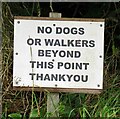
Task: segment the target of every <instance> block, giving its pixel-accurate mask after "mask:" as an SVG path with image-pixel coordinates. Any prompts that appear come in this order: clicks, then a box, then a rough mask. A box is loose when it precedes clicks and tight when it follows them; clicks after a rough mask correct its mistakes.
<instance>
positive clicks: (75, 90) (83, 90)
mask: <svg viewBox="0 0 120 119" xmlns="http://www.w3.org/2000/svg"><path fill="white" fill-rule="evenodd" d="M14 19H24V20H58V21H84V22H85V21H90V22H105V19H102V18H52V17H51V18H50V17H30V16H14ZM103 65H104V64H103ZM103 71H104V69H103ZM33 89H34V91H39V92H40V91H44V92H70V93H88V94H100V93H101V92H102V91H103V89H86V88H57V87H56V88H47V87H44V88H42V87H25V86H22V87H21V86H13V90H21V91H32V90H33Z"/></svg>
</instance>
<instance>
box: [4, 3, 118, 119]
mask: <svg viewBox="0 0 120 119" xmlns="http://www.w3.org/2000/svg"><path fill="white" fill-rule="evenodd" d="M21 4H23V7H22V5H21ZM21 4H19V3H16V4H15V3H14V5H16V6H17V5H18V6H17V7H19V9H21V11H24V12H20V13H18V15H33V13H34V11H35V10H36V11H37V13H36V14H37V16H40V14H41V11H40V4H39V3H36V4H35V3H28V4H27V3H21ZM11 6H12V3H11V4H10V3H9V4H8V3H4V4H3V6H2V8H3V13H2V15H3V17H2V18H3V27H2V37H3V42H2V54H3V56H2V59H3V60H2V67H3V68H2V79H3V95H2V98H3V102H2V103H3V117H2V118H3V119H7V118H10V117H11V118H13V119H15V118H17V119H19V118H21V117H24V119H25V118H26V119H27V118H32V117H35V118H36V117H40V118H46V117H47V116H49V114H47V111H46V106H47V104H46V103H47V101H46V95H47V92H45V93H44V95H43V93H42V92H35V91H33V92H30V91H22V90H20V91H15V90H13V89H12V78H13V77H12V72H13V15H17V12H18V11H16V13H15V11H14V13H12V11H11V9H12V7H11ZM31 6H32V7H31ZM50 7H51V4H50ZM12 10H13V9H12ZM116 10H117V11H118V9H117V8H115V11H116ZM25 11H26V12H25ZM113 11H114V9H113ZM93 12H94V11H93ZM22 13H23V14H22ZM112 17H115V18H114V19H117V17H116V16H112ZM114 19H109V20H107V21H106V22H107V23H106V24H107V25H106V28H105V31H106V32H105V43H106V44H105V47H106V52H105V60H104V90H103V92H102V93H101V94H99V95H97V94H96V95H93V94H71V93H60V102H59V106H58V107H57V110H58V111H59V115H60V117H68V118H71V117H72V118H82V117H84V118H90V117H105V118H107V117H110V118H119V117H120V48H119V47H118V45H117V42H116V40H120V36H119V34H118V33H117V30H119V29H120V23H118V22H116V21H115V20H114ZM106 41H107V42H106Z"/></svg>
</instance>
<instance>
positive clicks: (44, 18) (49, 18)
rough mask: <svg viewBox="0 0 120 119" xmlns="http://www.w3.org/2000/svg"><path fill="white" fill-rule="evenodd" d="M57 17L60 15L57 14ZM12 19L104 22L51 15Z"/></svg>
mask: <svg viewBox="0 0 120 119" xmlns="http://www.w3.org/2000/svg"><path fill="white" fill-rule="evenodd" d="M55 14H56V13H55ZM54 16H55V15H54ZM59 17H60V15H59ZM14 19H26V20H27V19H28V20H58V21H90V22H104V21H105V19H99V18H52V17H23V16H15V17H14Z"/></svg>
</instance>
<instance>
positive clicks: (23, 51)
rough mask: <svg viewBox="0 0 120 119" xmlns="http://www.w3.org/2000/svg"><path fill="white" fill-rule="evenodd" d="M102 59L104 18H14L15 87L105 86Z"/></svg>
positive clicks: (92, 87)
mask: <svg viewBox="0 0 120 119" xmlns="http://www.w3.org/2000/svg"><path fill="white" fill-rule="evenodd" d="M103 59H104V20H103V19H100V20H95V19H90V20H87V19H85V20H81V19H74V20H73V19H70V18H58V19H53V18H39V19H24V18H16V19H14V66H13V86H14V87H33V86H34V87H38V88H39V87H41V88H64V89H66V88H67V89H70V88H74V89H102V88H103Z"/></svg>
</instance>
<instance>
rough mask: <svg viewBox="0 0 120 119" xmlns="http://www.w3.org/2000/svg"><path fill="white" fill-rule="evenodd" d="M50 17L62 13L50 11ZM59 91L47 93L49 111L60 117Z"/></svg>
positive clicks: (51, 115) (52, 114) (59, 16)
mask: <svg viewBox="0 0 120 119" xmlns="http://www.w3.org/2000/svg"><path fill="white" fill-rule="evenodd" d="M49 17H52V18H61V13H54V12H50V13H49ZM58 103H59V93H48V94H47V113H48V114H50V115H48V116H50V117H59V112H58V109H57V107H58Z"/></svg>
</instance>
